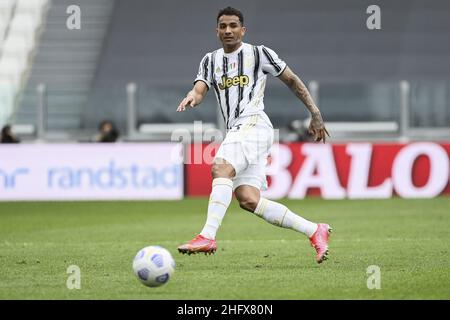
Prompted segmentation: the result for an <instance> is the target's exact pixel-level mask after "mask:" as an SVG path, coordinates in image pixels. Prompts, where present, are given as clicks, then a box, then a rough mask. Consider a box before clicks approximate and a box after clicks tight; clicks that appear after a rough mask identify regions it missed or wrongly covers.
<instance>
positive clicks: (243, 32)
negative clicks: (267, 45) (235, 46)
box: [241, 27, 247, 36]
mask: <svg viewBox="0 0 450 320" xmlns="http://www.w3.org/2000/svg"><path fill="white" fill-rule="evenodd" d="M246 31H247V28H246V27H242V29H241V35H242V36H244V35H245V32H246Z"/></svg>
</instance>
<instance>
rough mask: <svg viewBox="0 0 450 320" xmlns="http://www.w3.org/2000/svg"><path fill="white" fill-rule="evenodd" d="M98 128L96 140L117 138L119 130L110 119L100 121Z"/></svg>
mask: <svg viewBox="0 0 450 320" xmlns="http://www.w3.org/2000/svg"><path fill="white" fill-rule="evenodd" d="M98 130H99V134H98V136H97V139H96V142H116V141H117V139H118V138H119V130H117V128H116V125H115V124H114V123H113V122H112V121H109V120H105V121H102V122H101V123H100V125H99V127H98Z"/></svg>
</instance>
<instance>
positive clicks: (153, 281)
mask: <svg viewBox="0 0 450 320" xmlns="http://www.w3.org/2000/svg"><path fill="white" fill-rule="evenodd" d="M133 271H134V274H135V275H136V277H137V278H138V279H139V281H140V282H141V283H142V284H144V285H146V286H148V287H159V286H162V285H163V284H165V283H167V281H169V279H170V277H171V276H172V274H173V272H174V271H175V260H173V258H172V255H171V254H170V252H169V251H167V250H166V249H164V248H162V247H160V246H149V247H145V248H143V249H141V250H139V252H138V253H137V254H136V257H134V260H133Z"/></svg>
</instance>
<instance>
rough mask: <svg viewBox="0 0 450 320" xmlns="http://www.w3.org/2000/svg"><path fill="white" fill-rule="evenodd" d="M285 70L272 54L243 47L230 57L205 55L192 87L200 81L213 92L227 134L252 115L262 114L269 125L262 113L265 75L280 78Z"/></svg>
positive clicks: (215, 54) (249, 46)
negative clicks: (243, 119)
mask: <svg viewBox="0 0 450 320" xmlns="http://www.w3.org/2000/svg"><path fill="white" fill-rule="evenodd" d="M285 68H286V63H285V62H284V61H282V60H281V59H280V58H278V55H277V54H276V53H275V52H274V51H273V50H271V49H269V48H267V47H264V46H253V45H250V44H247V43H242V45H241V46H240V47H239V48H238V49H237V50H236V51H234V52H231V53H225V52H224V51H223V49H218V50H216V51H214V52H209V53H207V54H206V55H205V56H204V57H203V59H202V61H201V62H200V67H199V70H198V74H197V77H196V78H195V81H194V83H195V82H197V81H203V82H205V83H206V85H207V86H208V88H211V87H213V88H214V91H215V93H216V98H217V102H218V104H219V107H220V110H221V112H222V116H223V119H224V121H225V123H226V127H227V130H229V129H231V127H233V125H234V124H235V123H236V122H237V120H238V119H240V118H243V117H247V116H249V115H254V114H261V115H262V116H263V117H264V118H265V119H266V120H267V121H268V123H269V124H270V120H269V118H268V117H267V115H266V114H265V112H264V111H263V110H264V88H265V86H266V75H267V73H270V74H271V75H273V76H279V75H280V74H281V73H282V72H283V71H284V69H285Z"/></svg>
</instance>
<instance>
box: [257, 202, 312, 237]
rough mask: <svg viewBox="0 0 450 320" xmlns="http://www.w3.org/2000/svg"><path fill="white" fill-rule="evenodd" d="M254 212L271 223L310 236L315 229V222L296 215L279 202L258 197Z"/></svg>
mask: <svg viewBox="0 0 450 320" xmlns="http://www.w3.org/2000/svg"><path fill="white" fill-rule="evenodd" d="M255 214H256V215H257V216H259V217H261V218H263V219H264V220H266V221H267V222H270V223H271V224H273V225H276V226H279V227H283V228H288V229H292V230H295V231H298V232H301V233H303V234H304V235H306V236H307V237H308V238H310V237H311V236H312V235H313V234H314V232H316V230H317V224H316V223H314V222H311V221H308V220H306V219H303V218H302V217H300V216H298V215H296V214H295V213H293V212H292V211H291V210H289V209H288V208H287V207H286V206H284V205H282V204H281V203H278V202H275V201H271V200H268V199H264V198H260V199H259V202H258V205H257V207H256V209H255Z"/></svg>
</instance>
